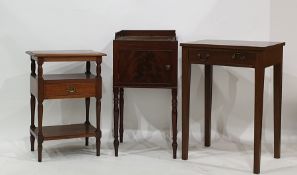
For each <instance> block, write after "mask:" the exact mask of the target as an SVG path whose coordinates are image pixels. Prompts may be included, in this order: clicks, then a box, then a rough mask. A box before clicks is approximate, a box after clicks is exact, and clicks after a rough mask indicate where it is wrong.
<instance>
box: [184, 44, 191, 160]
mask: <svg viewBox="0 0 297 175" xmlns="http://www.w3.org/2000/svg"><path fill="white" fill-rule="evenodd" d="M187 51H188V50H187V49H183V51H182V52H183V53H182V54H183V56H182V57H183V58H182V159H183V160H187V159H188V149H189V109H190V106H189V104H190V81H191V64H190V62H189V58H188V52H187Z"/></svg>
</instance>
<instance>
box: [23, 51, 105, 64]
mask: <svg viewBox="0 0 297 175" xmlns="http://www.w3.org/2000/svg"><path fill="white" fill-rule="evenodd" d="M26 54H28V55H30V56H31V57H32V59H34V60H36V61H37V60H39V59H42V60H43V61H45V62H56V61H95V60H96V59H94V58H98V57H102V56H106V54H105V53H101V52H97V51H93V50H37V51H26Z"/></svg>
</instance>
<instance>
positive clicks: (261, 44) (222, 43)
mask: <svg viewBox="0 0 297 175" xmlns="http://www.w3.org/2000/svg"><path fill="white" fill-rule="evenodd" d="M180 45H181V46H186V47H211V48H240V49H244V48H245V49H254V50H263V49H265V48H267V47H272V46H276V45H281V46H284V45H285V43H284V42H266V41H236V40H200V41H194V42H187V43H181V44H180Z"/></svg>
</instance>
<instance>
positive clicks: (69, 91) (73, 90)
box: [66, 86, 76, 93]
mask: <svg viewBox="0 0 297 175" xmlns="http://www.w3.org/2000/svg"><path fill="white" fill-rule="evenodd" d="M66 91H67V92H68V93H76V88H75V87H73V86H70V87H68V89H67V90H66Z"/></svg>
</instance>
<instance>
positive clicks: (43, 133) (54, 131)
mask: <svg viewBox="0 0 297 175" xmlns="http://www.w3.org/2000/svg"><path fill="white" fill-rule="evenodd" d="M26 53H27V54H29V55H30V57H31V76H30V91H31V126H30V142H31V151H34V141H35V139H37V143H38V147H37V148H38V162H41V160H42V143H43V141H46V140H59V139H70V138H80V137H85V145H86V146H88V144H89V140H88V139H89V137H96V155H97V156H99V155H100V138H101V130H100V111H101V93H102V90H101V86H102V78H101V62H102V56H106V54H104V53H100V52H95V51H91V50H65V51H61V50H60V51H27V52H26ZM73 61H80V62H81V61H83V62H86V72H85V73H82V74H43V68H42V66H43V63H45V62H73ZM90 61H95V62H96V64H97V67H96V72H97V75H96V76H95V75H92V74H91V71H90V67H91V64H90ZM35 62H37V65H38V69H37V72H38V74H36V72H35V69H36V63H35ZM90 97H95V98H96V127H94V126H92V125H91V124H90V121H89V109H90ZM65 98H85V105H86V106H85V107H86V121H85V122H84V123H81V124H72V125H58V126H43V124H42V119H43V101H44V100H47V99H65ZM36 99H37V102H38V127H36V126H35V122H34V118H35V106H36Z"/></svg>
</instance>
